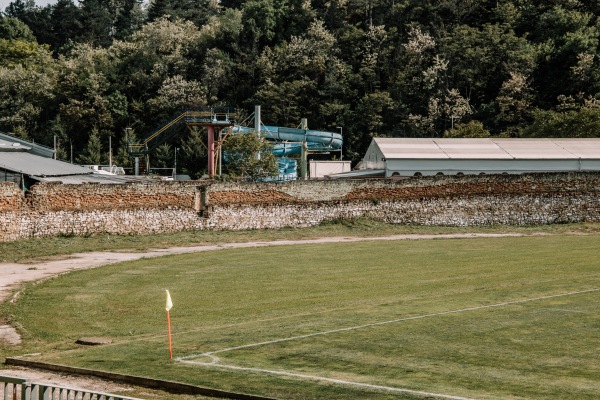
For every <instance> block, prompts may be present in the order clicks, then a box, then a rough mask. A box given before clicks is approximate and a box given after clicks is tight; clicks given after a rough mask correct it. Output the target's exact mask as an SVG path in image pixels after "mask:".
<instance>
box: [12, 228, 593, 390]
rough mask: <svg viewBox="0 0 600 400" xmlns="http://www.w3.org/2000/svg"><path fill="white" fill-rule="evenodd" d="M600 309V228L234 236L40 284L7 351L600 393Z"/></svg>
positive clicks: (230, 380)
mask: <svg viewBox="0 0 600 400" xmlns="http://www.w3.org/2000/svg"><path fill="white" fill-rule="evenodd" d="M164 289H169V290H170V292H171V295H172V298H173V302H174V307H173V309H172V310H171V319H172V324H173V342H174V355H175V357H177V358H179V360H172V361H170V360H168V350H167V338H166V316H165V311H164V302H165V299H164ZM599 311H600V237H598V236H541V237H510V238H506V237H505V238H477V239H444V240H423V241H396V242H361V243H351V244H327V245H299V246H285V247H273V248H257V249H244V250H223V251H217V252H213V253H202V254H195V255H194V254H190V255H182V256H173V257H164V258H158V259H143V260H139V261H135V262H129V263H124V264H119V265H113V266H107V267H103V268H100V269H96V270H88V271H79V272H75V273H71V274H68V275H65V276H62V277H60V278H57V279H53V280H51V281H47V282H45V283H42V284H38V285H35V286H30V287H28V289H27V290H26V292H25V294H24V296H23V297H22V298H21V299H20V301H19V302H18V303H17V304H14V305H4V306H3V314H4V315H7V316H9V317H10V318H12V319H13V320H14V321H16V322H18V323H19V324H21V325H22V327H23V328H22V333H23V335H24V340H25V342H24V345H23V347H22V348H21V349H18V350H14V349H4V351H3V352H4V353H8V354H10V353H13V354H23V353H26V352H40V351H41V352H42V354H41V356H36V358H37V359H40V360H41V361H47V362H55V363H62V364H68V365H76V366H80V367H86V368H94V369H100V370H111V371H117V372H123V373H130V374H135V375H143V376H151V377H157V378H161V379H170V380H176V381H182V382H187V383H192V384H198V385H203V386H210V387H215V388H221V389H225V390H233V391H238V392H244V393H251V394H259V395H266V396H272V397H278V398H286V399H323V398H327V399H348V398H361V399H365V398H369V399H387V398H390V399H392V398H436V396H440V397H441V398H444V397H443V396H446V398H469V399H521V398H522V399H565V398H569V399H597V398H598V393H600V378H599V376H600V365H599V363H598V359H599V357H600V345H599V343H600V315H599ZM84 336H106V337H110V338H112V339H113V341H114V343H113V344H112V345H109V346H102V347H94V348H88V347H85V348H82V347H79V346H77V345H75V344H74V342H75V340H76V339H78V338H80V337H84Z"/></svg>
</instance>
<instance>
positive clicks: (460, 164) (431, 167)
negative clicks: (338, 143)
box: [385, 159, 600, 177]
mask: <svg viewBox="0 0 600 400" xmlns="http://www.w3.org/2000/svg"><path fill="white" fill-rule="evenodd" d="M385 170H386V172H385V176H386V177H390V176H395V175H400V176H414V175H419V174H420V175H423V176H431V175H437V174H439V173H441V174H444V175H456V174H459V173H462V174H465V175H478V174H482V173H483V174H502V173H508V174H522V173H527V172H570V171H600V160H514V159H511V160H455V159H442V160H440V159H428V160H424V159H412V160H411V159H395V160H386V161H385Z"/></svg>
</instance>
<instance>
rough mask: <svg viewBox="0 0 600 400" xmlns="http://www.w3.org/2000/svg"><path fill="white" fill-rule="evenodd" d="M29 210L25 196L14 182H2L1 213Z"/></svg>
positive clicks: (0, 193)
mask: <svg viewBox="0 0 600 400" xmlns="http://www.w3.org/2000/svg"><path fill="white" fill-rule="evenodd" d="M27 208H28V207H27V201H26V200H25V196H23V192H22V191H21V189H20V188H19V187H18V186H17V185H16V184H15V183H14V182H0V213H1V212H5V211H17V210H25V209H27Z"/></svg>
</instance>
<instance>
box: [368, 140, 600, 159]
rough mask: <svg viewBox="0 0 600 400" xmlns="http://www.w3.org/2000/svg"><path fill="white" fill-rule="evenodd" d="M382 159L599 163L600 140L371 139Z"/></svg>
mask: <svg viewBox="0 0 600 400" xmlns="http://www.w3.org/2000/svg"><path fill="white" fill-rule="evenodd" d="M373 140H374V141H375V142H376V144H377V146H378V147H379V149H380V150H381V152H382V153H383V156H384V157H385V158H386V159H398V158H404V159H425V158H432V159H521V160H557V159H600V139H509V138H506V139H504V138H502V139H492V138H481V139H479V138H477V139H467V138H430V139H424V138H374V139H373Z"/></svg>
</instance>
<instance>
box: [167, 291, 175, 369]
mask: <svg viewBox="0 0 600 400" xmlns="http://www.w3.org/2000/svg"><path fill="white" fill-rule="evenodd" d="M166 292H167V305H166V306H165V310H167V329H168V332H169V358H170V359H172V358H173V341H172V340H171V313H170V311H169V310H171V308H173V302H172V301H171V294H170V293H169V291H168V290H166Z"/></svg>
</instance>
